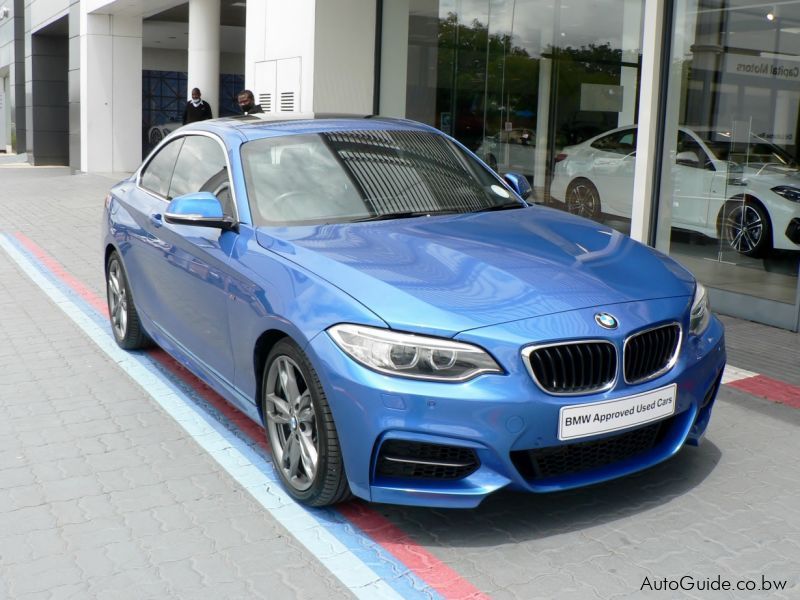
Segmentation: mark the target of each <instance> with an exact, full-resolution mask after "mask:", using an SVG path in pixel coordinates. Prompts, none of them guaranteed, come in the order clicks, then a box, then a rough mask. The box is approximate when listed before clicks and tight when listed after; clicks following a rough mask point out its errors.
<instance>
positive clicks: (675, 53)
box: [380, 0, 800, 330]
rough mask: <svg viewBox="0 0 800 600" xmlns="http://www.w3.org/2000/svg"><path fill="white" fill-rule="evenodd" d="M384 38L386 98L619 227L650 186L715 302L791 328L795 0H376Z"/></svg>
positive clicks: (547, 194) (797, 176)
mask: <svg viewBox="0 0 800 600" xmlns="http://www.w3.org/2000/svg"><path fill="white" fill-rule="evenodd" d="M651 2H653V3H655V4H657V5H658V7H659V8H658V10H659V14H658V15H656V16H655V17H652V16H651V17H650V21H648V18H647V15H646V12H645V9H646V8H648V9H651V10H652V6H651V5H650V3H651ZM648 14H649V13H648ZM648 23H649V24H648ZM654 24H658V25H657V26H655V25H654ZM659 28H663V31H661V30H660V29H659ZM648 36H649V39H650V40H651V41H650V43H651V44H653V40H654V41H655V45H654V47H655V48H657V53H660V59H661V60H660V61H658V62H657V63H656V65H657V66H656V68H655V69H653V68H651V67H650V63H648V61H647V56H646V54H645V53H643V48H645V47H647V41H648ZM381 40H382V42H381V76H380V112H381V113H382V114H387V115H396V116H405V117H408V118H411V119H416V120H419V121H423V122H425V123H429V124H431V125H433V126H435V127H437V128H439V129H441V130H442V131H445V132H446V133H449V134H451V135H453V136H454V137H455V138H456V139H458V140H459V141H461V142H462V143H463V144H465V145H466V146H467V147H469V148H470V149H471V150H473V151H474V152H476V153H477V154H478V155H479V156H480V157H481V158H483V159H484V161H486V162H487V164H489V165H490V166H492V167H493V168H495V169H496V170H497V171H499V172H500V173H503V172H506V171H516V172H519V173H522V174H524V175H525V176H526V177H527V178H528V179H529V180H530V181H531V183H532V185H533V188H534V199H535V201H536V202H539V203H543V204H548V205H551V206H553V207H554V208H557V209H560V210H567V211H570V212H573V213H577V214H581V215H584V216H586V217H589V218H592V219H595V220H597V221H600V222H603V223H605V224H606V225H609V226H611V227H614V228H616V229H619V230H620V231H623V232H625V233H632V231H631V229H632V223H633V228H634V229H636V227H635V225H636V223H637V211H638V213H639V214H641V213H642V209H641V207H639V206H637V202H639V203H650V205H649V206H648V207H647V210H646V211H645V214H646V215H652V216H651V217H649V218H647V217H645V220H646V221H647V227H646V228H645V230H644V231H642V232H638V230H637V233H640V236H639V237H642V238H643V239H646V240H647V241H649V242H650V243H652V244H653V245H655V246H656V247H658V248H659V249H661V250H663V251H664V252H666V253H668V254H670V255H672V256H674V257H675V258H677V259H678V260H679V261H680V262H681V263H683V264H684V265H685V266H687V267H688V268H689V269H690V270H691V271H692V272H693V273H694V274H695V275H696V276H697V277H698V279H699V280H700V281H702V282H704V283H705V284H707V285H708V286H709V287H710V288H712V290H713V291H712V301H713V302H714V304H715V305H716V306H715V307H716V308H717V309H718V310H720V311H722V312H726V313H728V314H735V315H738V316H742V317H746V318H750V319H753V320H757V321H761V322H765V323H770V324H774V325H778V326H780V327H785V328H789V329H794V330H797V329H798V315H800V299H799V295H798V269H799V268H800V171H799V170H798V166H797V160H798V157H800V145H798V143H797V138H798V135H799V134H800V120H799V119H798V114H800V0H798V1H784V2H777V3H775V2H769V3H767V2H760V1H758V0H675V2H669V1H666V0H665V1H660V2H655V0H596V1H594V2H591V3H589V2H581V1H578V0H390V1H386V0H384V2H383V18H382V31H381ZM653 71H654V72H653ZM648 98H655V102H649V103H647V102H645V101H646V100H647V99H648ZM641 106H647V107H648V110H647V111H644V110H642V112H641V115H640V108H641ZM646 113H647V114H646ZM640 117H641V118H640ZM645 122H647V123H654V124H655V125H654V126H653V125H651V126H650V129H648V130H647V131H641V132H640V131H639V127H642V128H644V127H645V125H644V123H645ZM640 138H643V139H640ZM645 140H646V141H647V148H649V149H650V150H651V151H650V152H643V146H644V142H645ZM638 162H643V163H645V162H646V163H647V164H637V163H638ZM636 177H638V178H639V183H637V184H636V185H635V181H636V180H635V178H636ZM642 182H644V184H643V183H642ZM643 186H644V187H643ZM636 189H638V190H640V191H639V192H638V193H637V192H636ZM642 191H644V193H642ZM639 198H641V199H639ZM632 217H633V218H632ZM632 234H633V233H632Z"/></svg>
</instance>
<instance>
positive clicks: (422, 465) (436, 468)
mask: <svg viewBox="0 0 800 600" xmlns="http://www.w3.org/2000/svg"><path fill="white" fill-rule="evenodd" d="M479 466H480V462H479V461H478V457H477V456H476V454H475V451H474V450H472V449H471V448H460V447H458V446H445V445H442V444H427V443H423V442H410V441H406V440H388V441H386V442H384V443H383V444H382V445H381V449H380V452H379V453H378V463H377V468H376V474H377V475H378V476H379V477H397V478H401V479H450V480H452V479H463V478H464V477H466V476H468V475H470V474H472V473H474V472H475V471H476V470H477V469H478V467H479Z"/></svg>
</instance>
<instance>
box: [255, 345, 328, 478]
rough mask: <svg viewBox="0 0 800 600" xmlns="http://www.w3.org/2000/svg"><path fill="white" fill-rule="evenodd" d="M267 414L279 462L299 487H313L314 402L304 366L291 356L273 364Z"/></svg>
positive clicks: (315, 454)
mask: <svg viewBox="0 0 800 600" xmlns="http://www.w3.org/2000/svg"><path fill="white" fill-rule="evenodd" d="M266 386H267V388H266V406H265V417H266V423H267V433H268V435H269V441H270V445H271V446H272V453H273V456H274V458H275V466H276V467H277V468H279V469H281V471H282V472H283V475H284V478H285V479H286V481H287V482H288V483H289V484H290V485H291V486H292V487H293V488H295V489H296V490H298V491H301V492H302V491H305V490H307V489H309V488H310V487H311V486H312V485H313V483H314V478H315V477H316V474H317V466H318V464H319V438H318V436H317V423H316V416H315V413H314V402H313V399H312V397H311V392H310V390H309V389H308V384H307V382H306V380H305V378H304V376H303V373H302V371H301V369H300V367H299V366H298V365H297V363H295V362H294V361H293V360H292V359H291V358H289V357H288V356H285V355H282V356H278V357H277V358H276V359H275V360H273V361H272V363H271V364H270V366H269V371H268V373H267V382H266Z"/></svg>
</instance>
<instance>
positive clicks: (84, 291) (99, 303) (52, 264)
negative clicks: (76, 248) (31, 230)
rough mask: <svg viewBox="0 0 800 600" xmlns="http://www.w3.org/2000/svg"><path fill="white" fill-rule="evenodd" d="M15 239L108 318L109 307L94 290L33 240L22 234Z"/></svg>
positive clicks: (18, 234)
mask: <svg viewBox="0 0 800 600" xmlns="http://www.w3.org/2000/svg"><path fill="white" fill-rule="evenodd" d="M14 237H16V238H17V239H18V240H19V242H20V243H21V244H22V245H23V246H25V248H26V249H27V250H28V252H30V253H31V254H33V255H34V256H35V257H36V258H38V259H39V261H40V262H41V263H42V264H43V265H44V266H46V267H47V268H48V269H50V271H51V272H52V273H53V275H55V276H56V277H58V278H59V279H61V281H63V282H64V283H66V284H67V285H68V286H69V287H70V288H72V291H74V292H75V293H76V294H78V295H79V296H80V297H81V298H83V299H84V300H85V301H86V302H88V303H89V305H90V306H92V307H93V308H94V309H95V310H96V311H98V312H99V313H100V314H101V315H105V316H108V305H107V304H106V302H105V300H102V299H100V298H99V297H98V296H97V295H96V294H95V293H94V292H93V291H92V290H90V289H89V288H87V287H86V286H85V285H83V284H82V283H81V282H80V281H78V280H77V279H75V278H74V277H73V276H72V275H70V274H69V273H68V272H67V271H66V270H65V269H64V267H62V266H61V264H60V263H58V262H57V261H56V260H55V259H53V258H51V257H50V256H49V255H48V254H46V253H45V251H44V250H42V248H40V247H39V246H38V245H37V244H36V243H35V242H34V241H33V240H31V239H30V238H28V237H26V236H25V235H23V234H22V233H20V232H17V233H15V234H14Z"/></svg>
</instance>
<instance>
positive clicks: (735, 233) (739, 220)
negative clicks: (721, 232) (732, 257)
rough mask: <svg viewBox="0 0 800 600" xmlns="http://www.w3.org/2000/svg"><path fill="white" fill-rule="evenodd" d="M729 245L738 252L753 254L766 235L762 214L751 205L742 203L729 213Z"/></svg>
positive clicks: (727, 228) (727, 223)
mask: <svg viewBox="0 0 800 600" xmlns="http://www.w3.org/2000/svg"><path fill="white" fill-rule="evenodd" d="M726 225H727V227H726V230H727V233H728V243H729V244H730V245H731V247H732V248H733V249H734V250H736V251H737V252H741V253H742V254H750V253H752V252H753V251H754V250H755V249H756V248H757V247H758V245H759V244H760V243H761V238H762V236H763V235H764V221H763V219H762V218H761V214H760V213H759V212H758V211H757V210H756V209H755V208H754V207H753V206H751V205H749V204H745V203H741V204H739V205H737V206H736V207H735V208H733V210H731V211H730V212H729V213H728V218H727V221H726Z"/></svg>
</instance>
